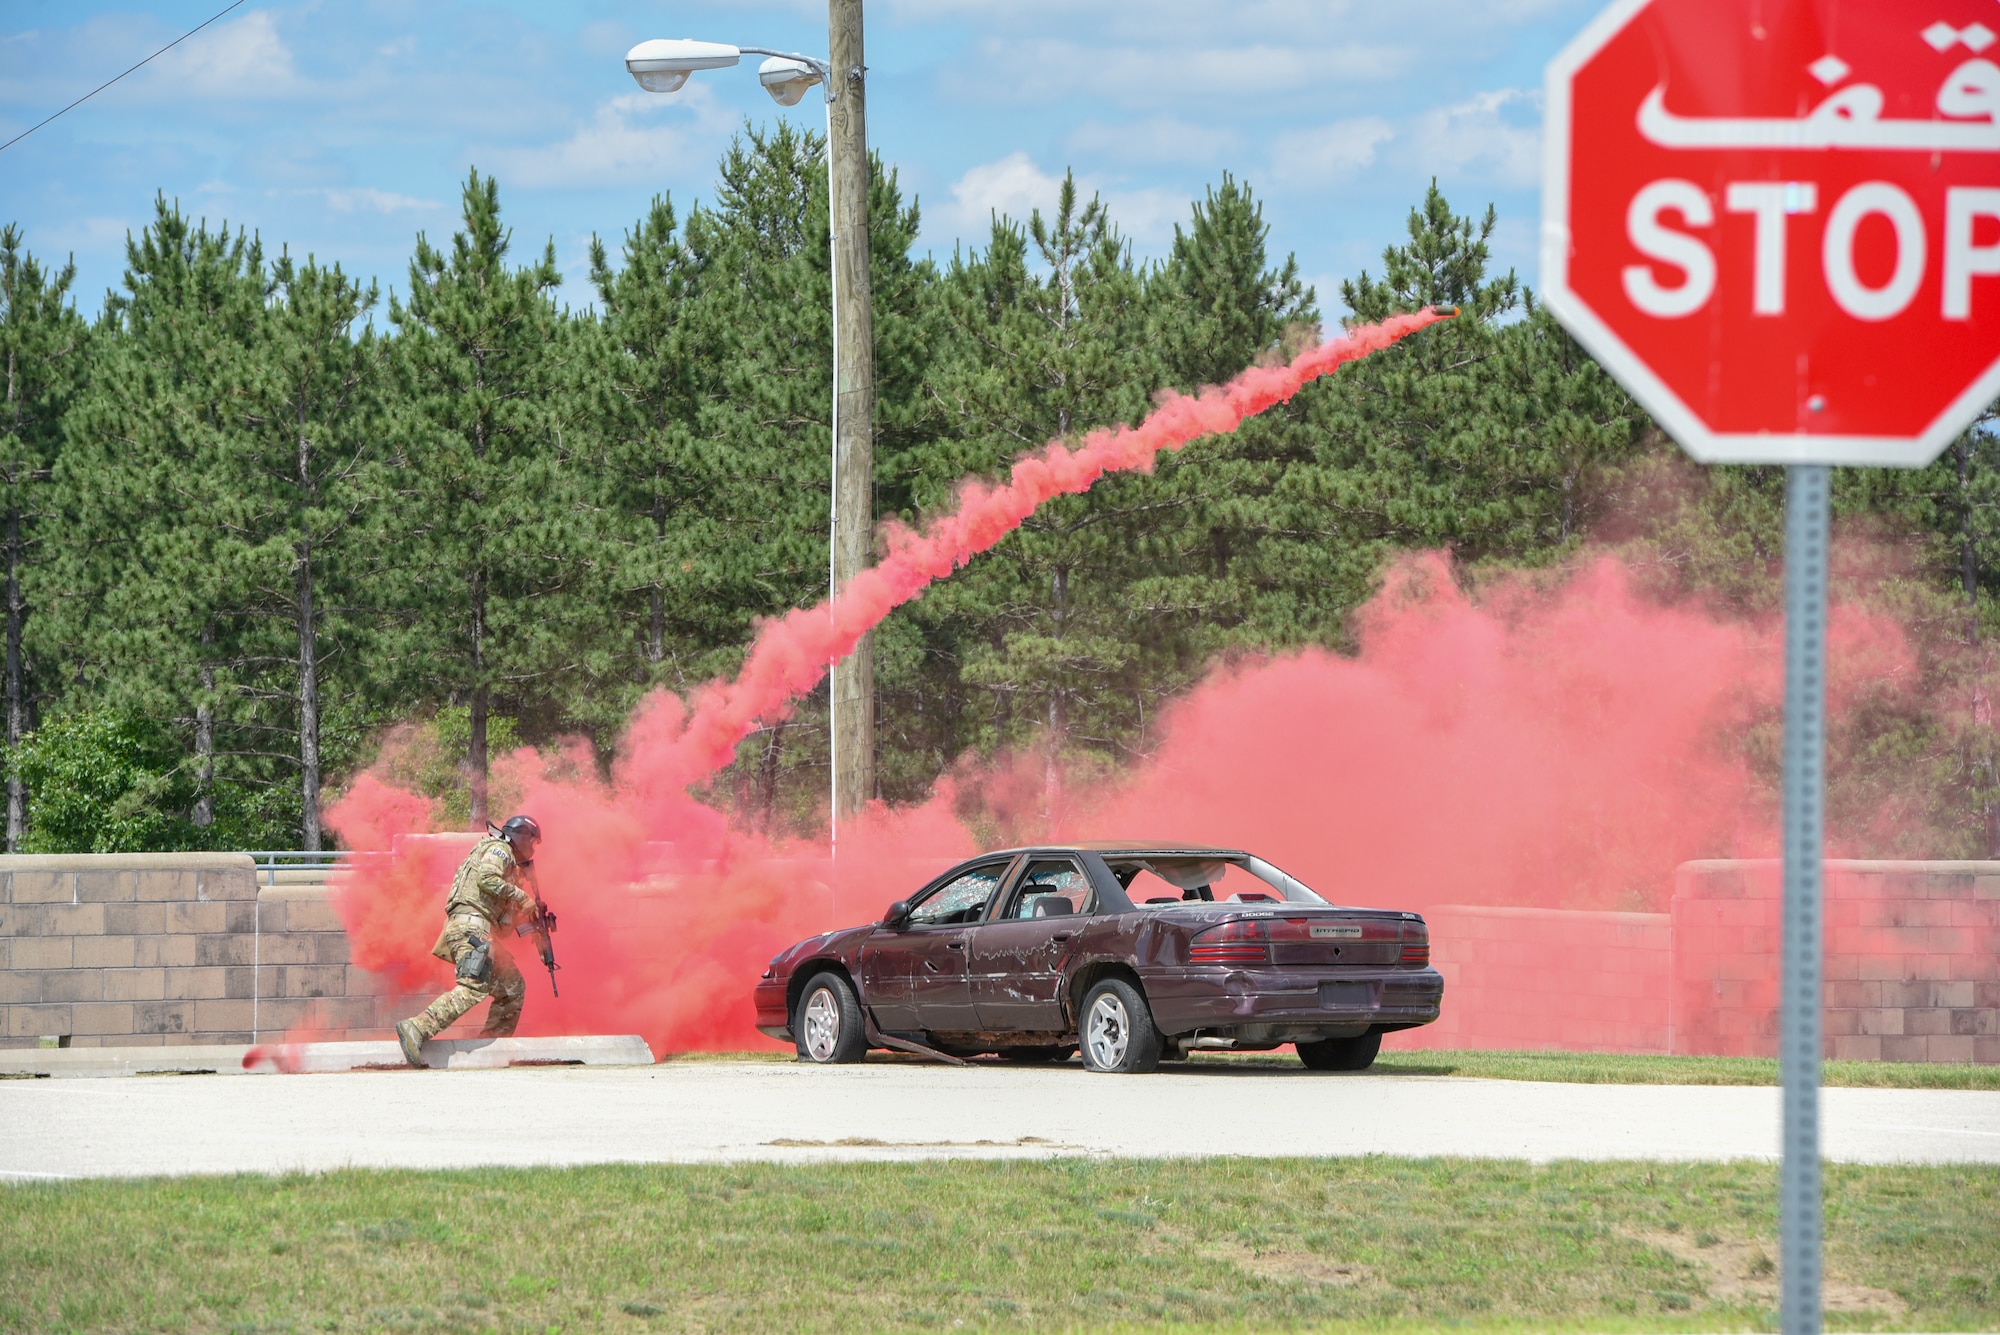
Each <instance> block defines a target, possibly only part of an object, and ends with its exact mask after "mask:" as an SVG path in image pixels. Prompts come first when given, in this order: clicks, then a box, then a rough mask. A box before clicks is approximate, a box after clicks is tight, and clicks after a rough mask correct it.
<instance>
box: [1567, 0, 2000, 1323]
mask: <svg viewBox="0 0 2000 1335" xmlns="http://www.w3.org/2000/svg"><path fill="white" fill-rule="evenodd" d="M1995 24H1996V21H1995V20H1994V18H1993V6H1992V4H1991V0H1916V2H1914V3H1913V0H1612V3H1611V4H1610V5H1609V7H1608V8H1606V9H1605V10H1604V11H1603V12H1602V13H1600V14H1599V15H1598V16H1597V17H1596V18H1595V19H1594V20H1592V22H1591V23H1590V24H1589V25H1588V26H1586V27H1585V28H1584V30H1583V31H1582V32H1581V33H1579V34H1578V35H1577V37H1576V39H1575V40H1574V41H1572V42H1571V43H1570V44H1569V45H1568V46H1567V47H1565V48H1564V49H1563V51H1562V53H1561V54H1559V55H1558V56H1557V57H1556V58H1555V60H1554V61H1553V62H1551V63H1550V65H1549V68H1548V80H1547V89H1546V91H1547V100H1546V106H1547V121H1546V126H1545V129H1544V133H1543V141H1542V143H1543V153H1544V155H1545V169H1544V173H1543V180H1542V290H1543V295H1544V296H1545V298H1546V299H1547V302H1548V307H1549V309H1550V310H1551V311H1552V312H1553V313H1554V314H1555V315H1556V317H1557V318H1558V319H1559V320H1561V321H1562V323H1563V325H1564V327H1566V328H1567V329H1568V330H1569V331H1570V333H1572V334H1574V335H1575V336H1576V338H1577V340H1578V341H1579V342H1581V343H1582V344H1583V346H1584V347H1585V348H1587V349H1589V351H1590V353H1591V355H1593V356H1594V357H1596V358H1597V359H1598V360H1599V362H1601V363H1602V364H1603V365H1604V367H1605V369H1606V370H1608V371H1610V372H1611V374H1612V375H1614V376H1616V377H1617V378H1618V380H1619V382H1620V383H1621V384H1623V385H1624V386H1625V388H1626V389H1628V390H1630V391H1631V393H1632V395H1633V397H1634V398H1636V399H1637V400H1638V401H1639V403H1640V404H1641V405H1642V406H1644V408H1645V409H1646V411H1647V412H1648V413H1650V414H1651V415H1652V416H1653V419H1654V420H1655V421H1657V422H1658V423H1659V424H1660V425H1661V426H1662V427H1663V428H1665V429H1666V431H1667V432H1668V434H1670V435H1671V436H1673V438H1674V439H1675V440H1676V441H1678V442H1679V443H1680V445H1681V447H1682V448H1683V449H1685V450H1687V451H1688V453H1689V454H1691V455H1693V456H1694V457H1695V458H1696V459H1697V460H1699V461H1701V462H1703V463H1748V464H1783V465H1785V466H1786V483H1785V558H1786V559H1785V759H1784V764H1785V774H1784V788H1785V795H1784V831H1783V838H1784V905H1783V909H1784V915H1783V921H1784V928H1783V948H1782V959H1783V972H1782V976H1781V978H1780V982H1779V987H1780V998H1781V1002H1780V1007H1779V1011H1780V1015H1779V1041H1778V1055H1779V1061H1780V1064H1781V1066H1782V1070H1783V1075H1784V1123H1783V1132H1782V1144H1783V1151H1784V1162H1783V1165H1782V1167H1781V1168H1780V1170H1779V1207H1780V1221H1779V1257H1780V1269H1781V1283H1782V1286H1783V1303H1782V1307H1783V1311H1782V1316H1783V1323H1784V1329H1785V1331H1786V1332H1787V1335H1810V1333H1811V1332H1817V1331H1818V1330H1819V1328H1820V1315H1821V1313H1820V1225H1821V1202H1820V1160H1819V1079H1820V1055H1821V1048H1820V1044H1821V1041H1822V1040H1821V1033H1820V1028H1821V1025H1820V1006H1821V976H1822V972H1823V970H1822V963H1821V953H1822V950H1823V946H1824V942H1823V937H1824V927H1823V915H1822V913H1821V896H1822V893H1823V886H1822V884H1821V882H1822V879H1823V877H1822V862H1821V859H1822V857H1823V856H1824V843H1823V834H1824V825H1825V819H1824V798H1825V790H1824V780H1825V775H1824V770H1825V761H1826V571H1827V484H1828V478H1827V466H1828V465H1830V464H1842V465H1848V464H1859V465H1870V466H1888V467H1905V468H1915V467H1921V466H1922V465H1924V464H1927V463H1929V462H1930V461H1931V460H1932V459H1934V458H1936V457H1937V455H1938V453H1939V452H1940V451H1941V450H1942V449H1943V448H1944V447H1945V446H1946V445H1948V444H1949V443H1950V442H1951V441H1952V440H1953V439H1954V438H1955V437H1956V436H1957V435H1958V434H1959V432H1961V431H1963V430H1965V428H1966V427H1967V426H1969V425H1970V424H1971V423H1972V421H1973V420H1974V419H1975V418H1976V417H1977V416H1978V415H1979V413H1980V411H1981V410H1982V409H1984V408H1985V407H1986V405H1988V404H1989V403H1992V402H1993V401H1994V399H1995V398H1996V397H2000V245H1996V244H1995V243H1994V242H1993V241H1992V240H1991V236H1992V227H1991V224H1992V223H1993V222H1995V221H2000V136H1996V134H1995V132H1994V127H1993V125H1992V118H1991V117H1990V116H1988V115H1987V114H1986V112H1985V110H1984V108H1985V106H1986V105H1987V104H1986V103H1983V102H1982V103H1978V104H1977V106H1978V107H1979V108H1981V109H1980V110H1978V111H1976V112H1975V110H1974V106H1975V103H1974V102H1973V101H1972V100H1970V97H1969V94H1968V93H1967V91H1966V90H1967V89H1972V88H1974V87H1975V86H1976V87H1977V88H1981V89H1984V88H1986V87H1988V85H1989V84H1990V80H1991V75H1990V71H1991V70H1992V68H1993V65H1992V63H1991V59H1992V58H1991V57H1990V56H1988V55H1985V54H1982V53H1984V52H1986V51H1987V50H1988V48H1989V47H1991V46H1992V45H1993V43H1994V41H1995V38H1996V34H1995V33H1994V31H1993V26H1992V25H1995ZM1975 117H1984V118H1985V119H1976V118H1975Z"/></svg>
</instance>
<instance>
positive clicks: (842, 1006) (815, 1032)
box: [792, 973, 868, 1066]
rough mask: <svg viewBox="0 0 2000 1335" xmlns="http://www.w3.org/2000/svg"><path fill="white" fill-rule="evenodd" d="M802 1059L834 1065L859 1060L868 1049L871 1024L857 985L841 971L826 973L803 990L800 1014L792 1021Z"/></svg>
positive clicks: (815, 978) (817, 977) (800, 999)
mask: <svg viewBox="0 0 2000 1335" xmlns="http://www.w3.org/2000/svg"><path fill="white" fill-rule="evenodd" d="M792 1033H793V1034H794V1035H796V1038H797V1042H798V1047H799V1059H800V1060H801V1061H809V1062H818V1063H819V1064H820V1065H822V1066H825V1065H831V1064H833V1063H835V1062H858V1061H860V1060H861V1057H862V1054H863V1053H865V1052H867V1051H868V1032H867V1026H866V1025H865V1024H863V1023H862V1019H861V1003H860V1002H859V1001H858V1000H856V999H855V996H854V988H853V987H852V986H851V985H850V984H849V983H848V981H847V980H846V979H845V978H842V977H841V976H840V975H839V974H837V973H823V974H819V975H817V976H815V977H814V978H813V980H812V981H811V982H810V983H807V984H806V990H805V991H804V992H801V993H800V994H799V1010H798V1015H797V1016H796V1017H795V1018H794V1019H793V1021H792Z"/></svg>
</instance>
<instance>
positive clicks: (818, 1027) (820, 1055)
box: [806, 987, 840, 1062]
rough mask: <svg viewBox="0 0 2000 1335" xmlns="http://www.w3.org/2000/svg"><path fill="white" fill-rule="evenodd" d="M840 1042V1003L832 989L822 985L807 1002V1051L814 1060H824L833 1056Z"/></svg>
mask: <svg viewBox="0 0 2000 1335" xmlns="http://www.w3.org/2000/svg"><path fill="white" fill-rule="evenodd" d="M839 1042H840V1005H839V1003H837V1002H836V1001H834V999H833V993H832V991H831V990H829V989H827V988H824V987H822V988H820V989H819V990H818V991H816V992H814V993H813V994H812V999H811V1000H809V1001H807V1002H806V1051H807V1052H808V1053H810V1054H811V1055H812V1059H813V1060H814V1061H822V1062H823V1061H825V1060H827V1059H828V1058H829V1057H831V1056H833V1050H834V1047H835V1046H836V1045H838V1044H839Z"/></svg>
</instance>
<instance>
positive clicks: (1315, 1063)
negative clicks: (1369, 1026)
mask: <svg viewBox="0 0 2000 1335" xmlns="http://www.w3.org/2000/svg"><path fill="white" fill-rule="evenodd" d="M1294 1046H1295V1047H1297V1048H1298V1050H1299V1060H1300V1061H1302V1062H1304V1063H1305V1064H1306V1066H1307V1067H1309V1068H1310V1069H1312V1070H1315V1071H1365V1070H1367V1069H1368V1068H1369V1067H1371V1066H1373V1065H1374V1064H1375V1054H1376V1053H1378V1052H1380V1051H1381V1050H1382V1034H1381V1032H1380V1031H1379V1030H1370V1031H1369V1032H1367V1033H1365V1034H1357V1035H1355V1036H1354V1037H1353V1038H1323V1039H1321V1040H1320V1041H1319V1042H1317V1043H1298V1044H1295V1045H1294Z"/></svg>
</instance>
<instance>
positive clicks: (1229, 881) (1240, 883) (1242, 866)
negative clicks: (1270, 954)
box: [1105, 854, 1326, 909]
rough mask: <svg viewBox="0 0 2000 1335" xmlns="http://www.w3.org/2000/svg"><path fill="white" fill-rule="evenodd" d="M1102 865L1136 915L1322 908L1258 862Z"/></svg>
mask: <svg viewBox="0 0 2000 1335" xmlns="http://www.w3.org/2000/svg"><path fill="white" fill-rule="evenodd" d="M1105 863H1106V864H1107V865H1108V866H1109V867H1110V868H1111V873H1112V875H1114V876H1116V877H1117V878H1118V883H1119V884H1120V885H1122V886H1124V887H1125V897H1126V898H1127V899H1130V900H1131V901H1132V902H1133V903H1134V904H1135V905H1137V906H1138V907H1139V908H1142V909H1155V908H1165V907H1167V906H1168V905H1172V904H1187V903H1216V904H1258V903H1287V904H1324V903H1326V900H1324V899H1322V898H1320V897H1319V896H1318V895H1316V894H1314V893H1313V892H1312V891H1311V890H1309V889H1307V888H1306V886H1305V885H1304V884H1302V883H1301V882H1299V881H1297V880H1295V879H1294V878H1292V877H1290V876H1287V875H1286V874H1285V873H1284V872H1282V871H1279V870H1278V869H1277V868H1276V867H1273V866H1272V865H1271V864H1270V863H1268V862H1266V861H1264V860H1263V859H1262V858H1255V857H1244V856H1242V855H1238V856H1236V857H1230V858H1218V857H1208V858H1203V857H1198V856H1195V855H1192V854H1175V855H1160V856H1152V857H1147V856H1134V857H1114V856H1107V857H1106V858H1105Z"/></svg>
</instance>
